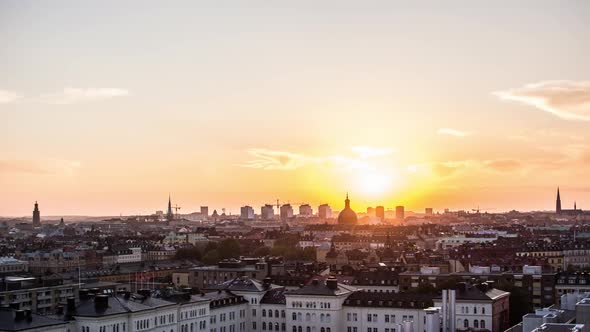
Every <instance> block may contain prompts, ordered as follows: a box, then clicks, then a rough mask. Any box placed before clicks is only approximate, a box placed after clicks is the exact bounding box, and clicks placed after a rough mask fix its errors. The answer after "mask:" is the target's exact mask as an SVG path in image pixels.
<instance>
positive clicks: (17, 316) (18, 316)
mask: <svg viewBox="0 0 590 332" xmlns="http://www.w3.org/2000/svg"><path fill="white" fill-rule="evenodd" d="M23 319H25V311H24V310H15V311H14V320H15V321H19V320H23Z"/></svg>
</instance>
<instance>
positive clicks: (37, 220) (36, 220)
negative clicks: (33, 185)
mask: <svg viewBox="0 0 590 332" xmlns="http://www.w3.org/2000/svg"><path fill="white" fill-rule="evenodd" d="M33 227H41V211H39V204H37V201H35V209H33Z"/></svg>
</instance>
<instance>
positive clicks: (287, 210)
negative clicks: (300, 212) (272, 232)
mask: <svg viewBox="0 0 590 332" xmlns="http://www.w3.org/2000/svg"><path fill="white" fill-rule="evenodd" d="M279 213H280V216H281V221H287V220H289V219H290V218H293V207H292V206H291V204H283V205H282V206H281V209H280V211H279Z"/></svg>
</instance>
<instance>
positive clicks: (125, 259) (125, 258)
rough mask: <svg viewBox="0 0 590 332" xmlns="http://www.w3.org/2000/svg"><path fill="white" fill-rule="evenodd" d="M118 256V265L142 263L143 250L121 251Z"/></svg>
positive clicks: (130, 249)
mask: <svg viewBox="0 0 590 332" xmlns="http://www.w3.org/2000/svg"><path fill="white" fill-rule="evenodd" d="M116 254H117V258H116V259H117V264H125V263H137V262H141V257H142V253H141V248H129V249H121V250H118V251H117V253H116Z"/></svg>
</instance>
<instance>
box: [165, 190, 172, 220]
mask: <svg viewBox="0 0 590 332" xmlns="http://www.w3.org/2000/svg"><path fill="white" fill-rule="evenodd" d="M173 219H174V214H173V213H172V199H171V198H170V194H168V211H167V212H166V220H168V221H171V220H173Z"/></svg>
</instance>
